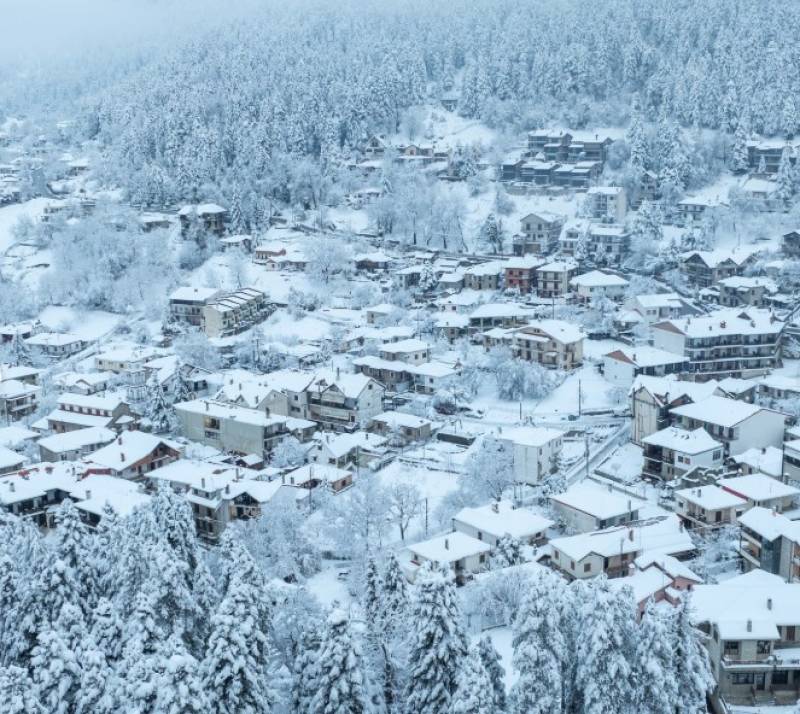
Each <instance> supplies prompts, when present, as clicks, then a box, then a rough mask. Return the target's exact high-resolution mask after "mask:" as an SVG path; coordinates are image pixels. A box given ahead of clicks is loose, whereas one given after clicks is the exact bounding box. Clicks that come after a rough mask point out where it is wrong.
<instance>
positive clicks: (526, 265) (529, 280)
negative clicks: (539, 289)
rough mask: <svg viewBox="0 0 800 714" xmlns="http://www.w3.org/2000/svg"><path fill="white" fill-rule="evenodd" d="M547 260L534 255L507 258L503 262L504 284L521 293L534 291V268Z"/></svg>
mask: <svg viewBox="0 0 800 714" xmlns="http://www.w3.org/2000/svg"><path fill="white" fill-rule="evenodd" d="M546 262H547V261H545V260H544V259H543V258H538V257H536V256H534V255H522V256H518V257H514V258H509V259H508V260H507V261H506V264H505V286H506V289H508V290H516V291H517V292H519V293H520V294H522V295H527V294H528V293H531V292H536V270H537V268H540V267H541V266H542V265H544V264H545V263H546Z"/></svg>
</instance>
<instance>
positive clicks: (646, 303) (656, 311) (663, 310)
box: [627, 293, 699, 325]
mask: <svg viewBox="0 0 800 714" xmlns="http://www.w3.org/2000/svg"><path fill="white" fill-rule="evenodd" d="M627 306H628V307H629V308H630V309H631V310H635V311H636V312H638V313H639V314H640V315H641V316H642V319H643V320H644V321H645V322H646V323H647V324H649V325H651V324H653V323H654V322H660V321H661V320H667V319H671V318H678V317H682V316H684V315H696V314H698V312H699V311H698V310H697V308H694V307H692V306H691V305H690V304H689V303H688V302H687V301H686V300H685V299H684V298H682V297H681V296H680V295H678V293H652V294H650V295H637V296H636V297H634V298H631V300H630V301H629V302H628V303H627Z"/></svg>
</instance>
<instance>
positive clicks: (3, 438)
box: [0, 424, 39, 448]
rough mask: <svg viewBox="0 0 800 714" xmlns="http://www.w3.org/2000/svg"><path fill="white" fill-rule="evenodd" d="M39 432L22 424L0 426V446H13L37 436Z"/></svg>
mask: <svg viewBox="0 0 800 714" xmlns="http://www.w3.org/2000/svg"><path fill="white" fill-rule="evenodd" d="M38 436H39V433H38V432H36V431H33V430H31V429H27V428H25V427H23V426H17V425H15V424H12V425H11V426H4V427H0V446H6V447H9V448H11V447H14V446H17V445H18V444H21V443H23V442H24V441H28V440H30V439H36V438H38Z"/></svg>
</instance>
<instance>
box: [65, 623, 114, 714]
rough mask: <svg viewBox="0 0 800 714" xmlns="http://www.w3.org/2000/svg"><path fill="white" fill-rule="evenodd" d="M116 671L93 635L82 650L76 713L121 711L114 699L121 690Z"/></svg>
mask: <svg viewBox="0 0 800 714" xmlns="http://www.w3.org/2000/svg"><path fill="white" fill-rule="evenodd" d="M116 677H117V674H116V672H115V671H114V670H113V669H112V668H111V667H110V666H109V664H108V661H107V660H106V656H105V653H104V652H103V650H102V649H100V648H99V647H98V646H97V645H96V644H95V642H94V641H93V640H92V638H91V636H90V637H88V638H87V639H86V641H85V642H84V645H83V648H82V652H81V681H80V689H79V691H78V693H77V696H76V699H75V714H113V713H114V712H118V711H119V703H118V702H116V701H115V700H114V696H115V693H116V692H118V691H119V683H118V682H117V680H116Z"/></svg>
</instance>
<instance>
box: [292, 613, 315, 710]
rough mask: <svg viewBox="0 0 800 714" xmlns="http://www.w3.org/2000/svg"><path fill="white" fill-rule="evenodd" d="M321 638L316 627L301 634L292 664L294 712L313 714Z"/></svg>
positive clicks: (306, 629)
mask: <svg viewBox="0 0 800 714" xmlns="http://www.w3.org/2000/svg"><path fill="white" fill-rule="evenodd" d="M320 644H321V638H320V634H319V631H318V630H317V628H316V627H306V628H304V629H303V630H302V632H301V633H300V641H299V643H298V644H297V647H296V649H295V652H294V661H293V663H292V709H291V710H292V712H294V713H295V714H311V712H312V705H313V702H314V696H315V694H316V692H317V681H318V680H317V658H318V657H319V648H320Z"/></svg>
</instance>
